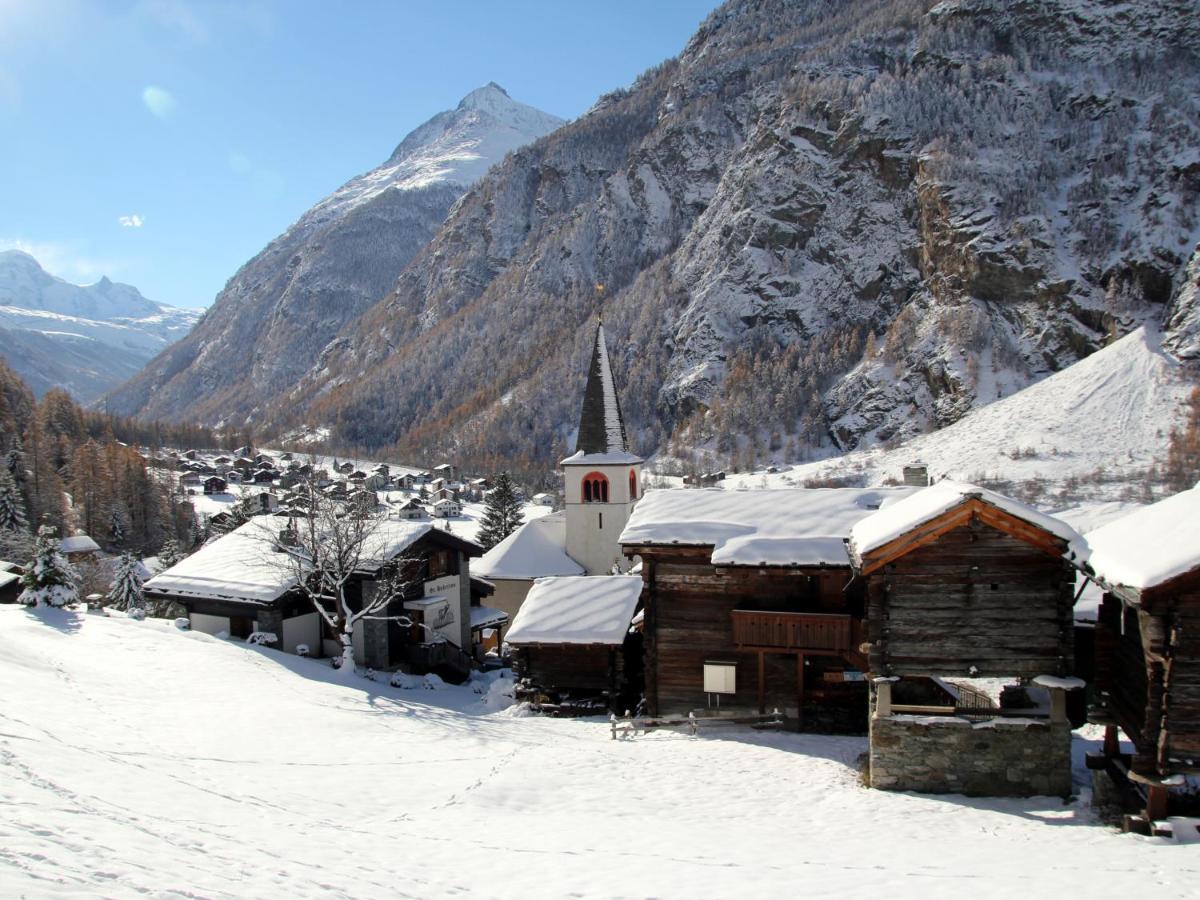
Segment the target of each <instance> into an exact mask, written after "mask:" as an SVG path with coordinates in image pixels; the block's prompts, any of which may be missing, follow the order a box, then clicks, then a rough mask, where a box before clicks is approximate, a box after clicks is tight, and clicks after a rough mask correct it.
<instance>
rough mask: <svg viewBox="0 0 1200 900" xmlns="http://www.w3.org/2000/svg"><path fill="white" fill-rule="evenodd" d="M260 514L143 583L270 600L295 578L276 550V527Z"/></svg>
mask: <svg viewBox="0 0 1200 900" xmlns="http://www.w3.org/2000/svg"><path fill="white" fill-rule="evenodd" d="M275 518H279V527H280V528H282V527H284V526H285V525H286V521H287V520H286V519H283V518H282V517H274V516H260V517H257V518H255V519H252V520H251V521H249V522H247V523H246V524H245V525H242V526H241V527H240V528H236V529H234V530H233V531H231V532H229V534H226V535H223V536H222V537H219V538H217V539H216V540H214V541H210V542H209V543H207V544H205V545H204V546H203V547H201V548H200V549H199V550H197V551H196V552H195V553H193V554H192V555H191V556H188V557H186V558H184V559H182V560H180V561H179V562H178V563H176V564H175V565H173V566H171V568H169V569H167V570H166V571H164V572H160V573H159V574H157V575H155V576H154V577H153V578H151V579H150V580H148V581H147V582H146V584H145V589H146V590H147V591H153V592H158V593H163V594H175V595H178V596H183V597H215V598H220V599H229V600H248V601H251V602H254V603H270V602H271V601H272V600H275V599H277V598H279V597H281V596H282V595H283V594H285V593H287V592H288V590H290V589H291V588H292V587H293V586H294V585H295V583H296V579H295V576H294V574H293V572H292V571H291V569H290V568H289V566H288V565H287V563H286V561H285V560H284V559H283V558H282V554H279V553H277V552H276V551H275V549H274V548H275V542H276V539H277V537H278V530H276V531H272V530H271V529H270V528H269V527H267V526H266V524H265V520H266V519H275Z"/></svg>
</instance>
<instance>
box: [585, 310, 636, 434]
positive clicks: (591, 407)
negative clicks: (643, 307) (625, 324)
mask: <svg viewBox="0 0 1200 900" xmlns="http://www.w3.org/2000/svg"><path fill="white" fill-rule="evenodd" d="M575 450H576V452H578V453H624V452H628V450H629V447H628V444H627V442H626V440H625V422H624V420H623V419H622V418H621V404H620V401H618V400H617V386H616V384H615V383H614V382H613V375H612V366H611V365H610V364H609V359H608V347H607V345H606V344H605V343H604V325H603V323H601V322H600V321H599V318H597V321H596V343H595V345H594V346H593V348H592V364H591V366H590V367H589V369H588V378H587V387H586V388H584V391H583V408H582V409H581V410H580V413H579V437H578V439H577V440H576V442H575Z"/></svg>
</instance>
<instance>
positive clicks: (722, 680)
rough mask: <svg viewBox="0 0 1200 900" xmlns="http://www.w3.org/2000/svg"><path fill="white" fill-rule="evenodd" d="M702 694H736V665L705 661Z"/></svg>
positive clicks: (733, 663)
mask: <svg viewBox="0 0 1200 900" xmlns="http://www.w3.org/2000/svg"><path fill="white" fill-rule="evenodd" d="M704 693H706V694H736V693H737V663H735V662H721V661H719V660H706V661H705V663H704Z"/></svg>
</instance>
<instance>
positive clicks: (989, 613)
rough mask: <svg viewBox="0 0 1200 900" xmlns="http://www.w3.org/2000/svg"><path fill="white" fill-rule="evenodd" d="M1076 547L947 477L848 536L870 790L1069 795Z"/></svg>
mask: <svg viewBox="0 0 1200 900" xmlns="http://www.w3.org/2000/svg"><path fill="white" fill-rule="evenodd" d="M1079 544H1080V538H1079V535H1078V534H1076V533H1075V532H1074V531H1073V530H1072V529H1071V528H1070V527H1069V526H1067V525H1066V524H1065V523H1063V522H1061V521H1059V520H1057V519H1055V518H1053V517H1051V516H1047V515H1044V514H1041V513H1038V512H1037V511H1035V510H1033V509H1031V508H1029V507H1027V506H1024V505H1022V504H1020V503H1018V502H1016V501H1014V500H1011V499H1010V498H1007V497H1004V496H1002V495H999V494H996V493H994V492H991V491H987V490H983V489H981V488H978V487H975V486H974V485H969V484H960V483H955V482H947V481H943V482H939V483H938V484H936V485H934V486H932V487H928V488H925V489H923V490H921V491H920V492H918V493H916V494H914V495H913V496H911V497H909V498H907V499H905V500H903V501H901V502H899V503H896V504H895V505H893V506H891V507H890V508H888V509H886V510H881V511H880V512H878V513H876V514H874V515H872V516H869V517H867V518H864V519H863V520H862V521H860V522H859V523H857V524H856V525H855V526H854V527H853V528H852V529H851V533H850V541H849V551H850V558H851V561H852V564H853V566H854V571H855V575H856V580H857V581H858V582H860V583H861V584H862V585H863V587H864V588H865V594H866V643H865V644H864V647H863V649H864V651H865V652H866V653H867V655H868V665H869V668H870V671H871V675H872V684H873V686H874V691H873V696H872V715H871V719H870V775H869V777H870V783H871V785H872V786H873V787H879V788H885V789H892V790H921V791H931V792H954V793H967V794H1016V795H1025V794H1056V795H1060V796H1065V795H1066V794H1068V793H1070V790H1071V759H1070V747H1071V726H1070V722H1069V721H1068V719H1067V715H1066V692H1067V691H1068V690H1070V689H1073V688H1076V687H1082V682H1080V681H1078V680H1077V679H1074V678H1072V677H1070V676H1071V673H1072V672H1073V643H1072V642H1073V634H1074V628H1073V606H1074V597H1075V595H1074V586H1075V569H1074V567H1073V566H1072V564H1071V562H1070V561H1069V558H1070V557H1071V555H1072V554H1073V553H1074V552H1075V551H1076V550H1077V549H1078V547H1079ZM989 682H990V683H989ZM997 683H998V685H997Z"/></svg>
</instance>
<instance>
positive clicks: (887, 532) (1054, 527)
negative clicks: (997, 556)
mask: <svg viewBox="0 0 1200 900" xmlns="http://www.w3.org/2000/svg"><path fill="white" fill-rule="evenodd" d="M970 499H978V500H980V501H982V502H983V503H986V504H988V505H989V506H994V507H996V508H997V509H1000V510H1003V511H1004V512H1006V513H1008V514H1009V515H1011V516H1014V517H1015V518H1018V519H1020V520H1022V521H1024V522H1028V523H1029V524H1030V525H1035V526H1037V527H1038V528H1041V529H1042V530H1043V531H1047V532H1049V533H1050V534H1052V535H1054V536H1055V537H1058V538H1061V539H1062V540H1064V541H1066V542H1067V543H1068V544H1071V545H1075V544H1078V542H1079V541H1080V537H1079V533H1078V532H1077V531H1075V529H1074V528H1072V527H1071V526H1070V525H1068V524H1067V523H1066V522H1064V521H1062V520H1061V519H1056V518H1054V516H1050V515H1046V513H1042V512H1038V511H1037V510H1036V509H1034V508H1033V507H1031V506H1026V505H1025V504H1024V503H1021V502H1019V501H1017V500H1013V499H1012V498H1011V497H1005V496H1004V495H1003V494H997V493H996V492H995V491H989V490H987V489H986V488H981V487H978V486H976V485H973V484H968V483H966V482H962V481H949V480H947V481H939V482H938V483H937V484H934V485H930V486H929V487H927V488H920V489H919V490H918V491H917V492H916V493H915V494H913V495H911V496H909V497H906V498H905V499H903V500H901V501H899V502H897V503H893V504H891V505H889V506H888V507H887V508H886V509H880V510H879V512H877V513H874V514H873V515H870V516H867V517H866V518H864V519H862V520H861V521H859V522H857V523H855V525H854V527H853V528H852V529H850V556H851V559H853V560H854V563H855V564H856V565H857V564H859V563H861V562H862V558H863V556H864V555H866V554H867V553H870V552H871V551H872V550H875V549H878V548H879V547H882V546H883V545H884V544H889V543H891V542H892V541H894V540H895V539H896V538H898V537H900V536H901V535H904V534H907V533H908V532H910V531H912V530H913V529H914V528H916V527H918V526H920V525H923V524H925V523H926V522H929V521H932V520H933V519H936V518H937V517H938V516H940V515H942V514H943V513H946V512H949V511H950V510H952V509H954V508H955V507H956V506H958V505H959V504H961V503H965V502H966V501H967V500H970Z"/></svg>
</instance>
